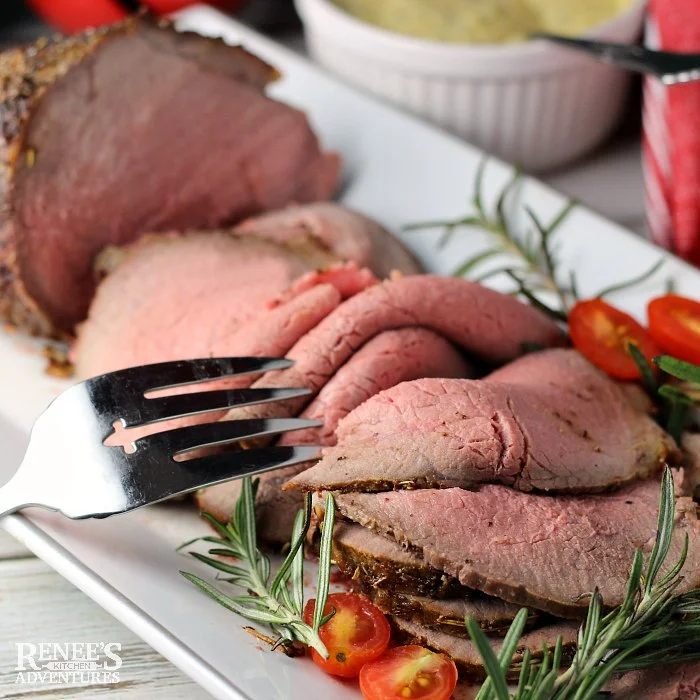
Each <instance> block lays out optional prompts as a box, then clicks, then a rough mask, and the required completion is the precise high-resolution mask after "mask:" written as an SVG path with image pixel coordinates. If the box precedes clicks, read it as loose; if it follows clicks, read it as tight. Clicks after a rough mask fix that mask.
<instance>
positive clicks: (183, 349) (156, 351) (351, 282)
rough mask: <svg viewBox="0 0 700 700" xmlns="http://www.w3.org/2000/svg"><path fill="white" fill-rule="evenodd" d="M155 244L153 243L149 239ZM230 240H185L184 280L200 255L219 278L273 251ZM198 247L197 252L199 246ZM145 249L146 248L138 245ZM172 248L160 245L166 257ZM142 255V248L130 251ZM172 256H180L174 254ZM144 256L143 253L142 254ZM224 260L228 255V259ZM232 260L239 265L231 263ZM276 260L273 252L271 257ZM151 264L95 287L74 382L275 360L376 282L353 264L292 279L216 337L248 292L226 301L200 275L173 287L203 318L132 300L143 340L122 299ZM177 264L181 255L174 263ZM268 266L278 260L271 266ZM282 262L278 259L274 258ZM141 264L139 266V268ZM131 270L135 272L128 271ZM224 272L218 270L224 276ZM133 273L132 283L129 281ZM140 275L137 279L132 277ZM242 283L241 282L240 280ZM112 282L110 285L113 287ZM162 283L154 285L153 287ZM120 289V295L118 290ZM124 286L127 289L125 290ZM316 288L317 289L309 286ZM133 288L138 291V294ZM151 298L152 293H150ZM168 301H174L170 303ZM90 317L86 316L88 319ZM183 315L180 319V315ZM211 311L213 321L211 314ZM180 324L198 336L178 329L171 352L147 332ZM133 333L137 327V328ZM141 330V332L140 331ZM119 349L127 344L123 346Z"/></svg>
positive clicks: (183, 421)
mask: <svg viewBox="0 0 700 700" xmlns="http://www.w3.org/2000/svg"><path fill="white" fill-rule="evenodd" d="M156 240H159V239H156ZM236 240H237V239H236V238H235V237H228V238H227V237H224V238H223V239H221V240H220V241H219V242H220V244H221V249H220V250H219V249H218V248H216V247H215V248H214V250H213V251H212V250H211V245H210V238H209V234H207V235H206V240H203V241H198V240H197V238H196V237H195V238H193V239H191V240H190V239H188V240H187V241H186V243H187V245H188V246H189V248H190V249H189V256H187V255H185V256H184V259H185V260H187V261H188V262H189V268H188V274H189V275H191V277H192V279H193V280H194V279H195V278H196V275H195V274H194V273H195V268H196V265H195V260H199V261H200V262H201V260H202V258H201V254H202V251H206V254H205V256H204V257H205V259H207V258H211V259H210V260H209V263H210V264H211V265H213V266H214V268H216V269H217V270H218V271H219V272H221V270H220V269H219V267H220V266H222V265H223V266H224V268H227V267H230V268H231V269H232V270H235V266H236V265H237V264H239V263H240V262H241V260H243V261H245V257H246V255H245V253H244V251H245V250H250V246H251V244H252V248H253V249H255V248H258V252H260V250H261V249H260V248H259V244H261V243H262V244H263V248H264V247H265V246H271V247H272V248H273V250H274V249H276V248H277V247H278V246H277V244H273V243H269V242H263V241H246V243H245V245H243V247H241V246H238V245H233V247H231V241H234V242H235V241H236ZM200 244H201V245H200ZM143 246H144V247H146V248H148V246H149V242H148V241H146V242H145V243H144V244H143ZM171 246H172V243H170V244H169V245H168V246H167V250H168V251H170V250H171V249H172V248H171ZM137 247H138V248H139V249H140V248H142V244H141V243H139V244H138V246H137ZM179 250H180V253H185V252H186V251H184V250H182V249H179ZM147 253H148V251H147ZM230 253H233V257H231V255H230ZM238 254H240V258H239V257H238ZM276 255H279V253H276ZM152 257H155V259H156V261H157V263H156V265H154V267H157V266H159V265H161V264H162V263H167V260H166V259H165V258H166V256H164V255H162V254H159V255H156V256H152V255H150V254H147V255H146V256H145V265H144V264H137V265H134V266H125V268H122V269H127V271H128V272H129V274H128V275H127V277H126V279H122V278H121V277H118V276H117V274H116V273H115V275H113V276H110V277H108V278H107V279H106V280H105V281H104V282H103V283H102V285H101V286H100V288H99V290H98V294H97V298H96V300H95V303H94V304H93V305H92V307H91V317H90V319H89V320H88V321H86V322H85V323H84V324H82V325H81V326H80V333H79V338H78V342H77V344H76V346H75V347H74V353H73V356H74V360H75V362H76V368H77V372H78V376H79V377H80V378H87V377H89V376H94V375H95V374H99V373H101V372H106V371H111V370H113V369H119V368H120V367H124V366H126V363H127V362H131V363H133V364H135V365H139V364H144V363H145V362H154V361H158V362H161V361H168V360H176V359H188V358H192V357H208V356H257V357H263V356H268V357H279V356H284V355H285V354H286V353H287V351H288V350H289V348H290V347H292V346H293V345H294V343H295V342H296V341H297V340H298V339H299V337H300V336H302V335H303V334H304V333H306V332H307V331H308V330H309V329H310V328H313V327H314V326H315V325H316V324H317V323H318V322H319V320H320V319H322V318H323V317H324V316H326V315H327V314H328V313H330V311H331V310H332V309H334V308H336V307H337V306H338V305H339V304H340V303H341V302H342V300H343V299H344V298H345V295H346V294H348V293H352V292H354V291H357V290H359V289H363V288H364V287H365V286H366V285H368V284H374V283H376V280H375V278H374V277H373V276H372V275H371V273H369V272H368V271H367V270H359V269H358V268H357V265H355V263H346V264H344V265H339V266H334V267H332V268H330V269H329V270H327V271H325V272H323V273H322V274H320V273H317V272H313V273H309V274H308V275H306V276H304V277H303V278H302V279H300V280H298V281H297V283H295V284H294V285H293V286H292V288H291V289H290V290H287V291H285V293H284V299H283V300H272V301H271V302H268V303H267V304H265V306H264V307H263V308H262V309H259V310H258V312H257V313H256V314H255V315H254V316H253V318H251V319H249V320H248V321H247V322H245V323H243V324H242V325H240V326H238V327H237V326H236V324H235V323H234V324H232V325H231V326H230V327H228V328H227V331H228V332H227V333H222V332H221V329H220V326H222V325H224V319H225V318H227V314H228V312H229V309H230V307H234V308H235V307H236V306H237V305H238V304H241V303H242V304H243V305H245V304H246V303H247V299H248V289H247V288H246V287H245V286H244V287H243V288H236V287H235V285H234V284H233V283H230V284H229V286H228V287H227V288H228V289H229V291H228V294H229V296H227V297H222V292H221V290H219V289H218V287H217V285H216V284H214V286H213V287H212V286H211V285H210V284H209V281H210V280H211V279H214V280H216V279H218V277H216V276H214V277H211V278H210V277H208V276H206V275H205V276H204V277H203V278H200V284H199V286H198V287H197V286H196V285H194V284H193V286H192V287H190V286H187V285H179V288H180V290H181V293H182V294H183V295H184V299H180V301H183V302H190V301H191V299H190V297H189V295H190V294H192V293H193V291H194V292H198V293H199V299H200V303H201V305H202V309H206V311H207V312H208V314H209V315H205V314H203V313H201V314H198V313H197V312H198V311H202V309H200V308H199V305H195V306H194V308H193V307H192V304H191V303H183V304H181V305H175V306H171V307H170V308H169V309H165V308H164V309H163V313H162V315H155V316H153V315H152V314H151V309H150V306H149V304H148V303H145V301H144V300H143V299H140V300H139V302H140V306H139V311H140V313H141V315H142V316H141V321H143V322H144V323H145V322H148V321H149V319H150V323H151V325H150V330H151V332H150V333H145V334H141V335H138V334H137V335H132V334H131V330H130V327H129V320H130V319H132V318H133V319H134V320H136V315H135V312H132V314H127V315H125V314H124V310H123V308H122V305H123V303H124V300H125V299H126V298H128V296H127V295H128V293H129V290H132V289H133V286H132V285H133V284H134V283H135V282H136V285H137V286H138V284H139V283H138V281H137V280H138V279H141V280H142V282H143V280H145V279H148V275H149V273H150V271H151V270H150V266H149V261H150V262H155V261H153V260H151V258H152ZM179 259H180V260H182V259H183V258H182V256H179ZM275 260H276V263H279V262H280V261H279V260H277V259H275ZM282 260H284V258H282ZM141 263H143V260H142V261H141ZM133 268H135V269H133ZM170 270H171V268H170V267H168V266H167V264H166V266H165V271H164V274H165V275H166V279H167V280H168V282H169V281H170V278H169V276H168V275H169V274H170ZM224 272H225V269H224ZM134 273H136V277H134ZM140 273H143V275H144V277H143V278H141V277H140ZM243 278H244V280H245V275H243ZM115 280H116V282H115ZM161 281H162V280H161ZM121 282H124V283H125V284H123V285H121V286H122V287H123V290H122V289H120V283H121ZM126 282H128V284H126ZM314 282H318V284H315V285H314V284H313V283H314ZM106 285H112V286H111V288H110V291H109V293H108V294H106V297H105V298H103V297H102V294H101V293H102V290H103V289H104V288H105V286H106ZM139 289H140V287H139ZM151 291H153V290H151ZM168 299H169V297H167V296H165V297H164V299H163V301H164V302H167V301H168ZM241 299H242V302H241ZM171 301H178V300H177V299H174V300H171ZM93 312H94V313H95V314H96V316H92V313H93ZM188 312H189V313H190V314H191V315H190V316H189V317H187V316H186V315H187V313H188ZM217 312H218V314H217ZM115 317H116V318H118V319H121V320H122V321H123V323H122V324H121V325H120V326H119V328H120V330H121V331H122V332H123V334H124V335H120V334H119V333H114V326H113V325H111V324H112V323H113V322H114V321H113V320H112V319H114V318H115ZM181 318H185V320H187V321H189V322H191V323H192V325H193V326H194V327H196V328H197V329H198V333H193V332H191V330H190V327H189V326H187V325H183V326H182V327H181V329H180V331H179V332H178V333H176V334H175V335H174V337H175V338H177V342H176V341H175V340H174V339H173V340H172V345H167V344H166V343H164V342H162V338H161V336H159V335H158V334H157V333H153V330H154V329H155V328H158V329H159V330H160V328H159V326H158V324H159V323H160V324H164V325H163V326H162V330H163V332H164V333H165V335H168V333H170V332H171V331H172V330H173V326H176V324H178V323H180V322H181ZM139 327H141V326H139ZM147 327H148V326H147ZM122 344H128V347H127V346H126V345H124V347H123V346H122ZM254 381H255V375H244V376H240V377H235V378H232V379H226V380H219V381H216V382H208V383H207V385H206V388H207V389H209V390H213V389H219V390H221V389H234V388H242V387H247V386H250V384H252V383H253V382H254ZM201 390H202V386H201V385H193V386H191V387H189V388H185V389H182V388H178V389H173V390H165V391H163V392H160V393H161V395H164V394H168V393H173V394H174V393H187V392H188V391H191V392H194V391H201ZM223 414H225V411H222V412H221V413H220V414H218V416H217V414H216V413H205V414H199V415H195V416H190V417H188V418H179V419H176V420H172V421H165V422H161V423H156V424H151V425H147V426H143V427H139V428H133V429H130V430H129V431H127V433H121V434H120V436H119V439H118V441H116V442H110V443H109V444H125V443H126V442H127V441H134V440H138V439H139V438H141V437H144V436H146V435H150V434H152V433H154V432H161V431H162V430H171V429H173V428H176V427H182V426H186V425H195V424H197V423H206V422H209V421H212V420H215V419H216V418H217V417H221V416H222V415H223Z"/></svg>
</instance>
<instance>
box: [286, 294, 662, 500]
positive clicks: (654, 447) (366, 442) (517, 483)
mask: <svg viewBox="0 0 700 700" xmlns="http://www.w3.org/2000/svg"><path fill="white" fill-rule="evenodd" d="M341 308H342V307H341ZM337 434H338V444H337V445H336V446H335V447H333V448H329V449H328V450H326V451H325V452H324V456H323V459H322V460H321V462H319V464H318V465H316V466H314V467H312V468H311V469H309V470H308V471H306V472H304V473H303V474H301V475H300V476H299V477H297V478H296V479H294V480H293V482H292V484H291V486H294V487H297V488H303V489H332V490H343V491H383V490H390V489H396V488H416V487H422V488H441V487H449V486H460V487H469V486H472V485H474V484H478V483H483V482H501V483H504V484H507V485H509V486H512V487H514V488H517V489H520V490H523V491H529V490H532V489H538V490H543V491H550V490H555V491H594V490H601V489H605V488H607V487H610V486H615V485H618V484H621V483H624V482H627V481H631V480H634V479H637V478H640V477H647V476H649V475H650V474H653V473H654V472H656V471H657V470H658V469H659V468H660V467H661V465H662V464H663V463H664V461H665V460H666V459H668V458H669V456H671V455H675V446H674V443H673V440H672V439H671V438H670V437H669V436H668V435H667V434H666V433H665V432H664V431H663V430H662V429H661V428H660V427H659V426H658V425H657V424H656V423H655V422H654V421H653V420H652V419H651V418H650V417H649V416H648V415H647V414H646V413H643V412H640V411H639V410H637V409H636V408H635V407H634V406H632V404H631V403H630V402H629V401H628V400H627V398H626V397H625V395H624V394H623V393H622V392H621V391H620V389H619V388H618V386H617V385H616V384H615V383H614V382H613V381H611V380H610V379H609V378H608V377H607V375H605V374H604V373H603V372H601V371H600V370H598V369H596V368H595V367H593V365H591V364H590V363H589V362H588V361H587V360H585V359H584V358H583V356H582V355H580V354H579V353H577V352H576V351H575V350H563V349H556V350H549V351H545V352H540V353H534V354H530V355H527V356H525V357H523V358H521V359H520V360H518V361H516V362H513V363H511V364H509V365H506V366H505V367H503V368H502V369H500V370H498V371H497V372H494V373H493V374H492V375H490V376H489V377H487V378H486V379H485V380H476V381H471V380H459V379H452V380H443V379H422V380H417V381H414V382H410V383H405V384H401V385H399V386H396V387H394V388H392V389H389V390H387V391H384V392H382V393H381V394H378V395H376V396H375V397H374V398H373V399H371V400H370V401H367V402H365V403H364V404H362V405H361V406H360V407H359V408H357V409H356V410H355V411H353V412H352V413H351V414H350V415H348V416H347V418H345V419H344V420H343V421H342V422H341V423H340V425H339V426H338V430H337Z"/></svg>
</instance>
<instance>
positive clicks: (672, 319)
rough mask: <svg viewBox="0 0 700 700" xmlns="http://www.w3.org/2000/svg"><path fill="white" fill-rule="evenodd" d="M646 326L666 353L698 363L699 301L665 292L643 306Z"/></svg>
mask: <svg viewBox="0 0 700 700" xmlns="http://www.w3.org/2000/svg"><path fill="white" fill-rule="evenodd" d="M647 312H648V314H649V330H650V331H651V335H652V336H653V338H654V340H655V341H656V343H657V345H659V347H660V348H661V349H662V350H663V351H664V352H666V353H668V354H669V355H673V356H674V357H677V358H679V359H680V360H685V361H686V362H692V363H693V364H700V301H695V300H694V299H688V298H686V297H681V296H678V294H666V295H665V296H662V297H659V298H658V299H653V300H652V301H650V302H649V306H648V307H647Z"/></svg>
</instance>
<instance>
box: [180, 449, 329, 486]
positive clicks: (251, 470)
mask: <svg viewBox="0 0 700 700" xmlns="http://www.w3.org/2000/svg"><path fill="white" fill-rule="evenodd" d="M321 449H322V448H321V447H320V446H318V445H295V446H285V447H261V448H257V449H251V450H241V451H240V452H222V453H219V454H215V455H208V456H206V457H198V458H196V459H191V460H188V461H186V462H178V466H182V467H184V468H186V469H187V470H188V475H189V474H192V476H194V475H195V474H197V475H199V476H200V480H201V474H202V473H206V475H207V482H208V483H211V484H215V483H220V482H222V481H229V480H230V479H240V478H242V477H244V476H254V475H256V474H261V473H263V472H268V471H272V470H273V469H282V468H283V467H291V466H293V465H295V464H302V463H303V462H310V461H311V460H315V459H318V457H319V454H320V451H321ZM190 470H191V471H190ZM189 490H192V489H191V488H190V489H189Z"/></svg>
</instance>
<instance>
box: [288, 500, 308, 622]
mask: <svg viewBox="0 0 700 700" xmlns="http://www.w3.org/2000/svg"><path fill="white" fill-rule="evenodd" d="M304 499H305V500H304V510H303V511H299V512H298V513H297V517H296V519H295V521H294V528H293V530H292V542H298V543H299V549H298V551H297V552H296V554H294V553H293V552H290V554H293V556H294V559H293V562H292V575H291V580H292V600H293V603H294V609H295V610H296V612H297V615H301V614H302V613H303V611H304V548H303V542H304V540H305V539H306V534H307V533H308V531H309V524H310V523H311V494H310V493H307V494H306V495H305V497H304Z"/></svg>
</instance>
